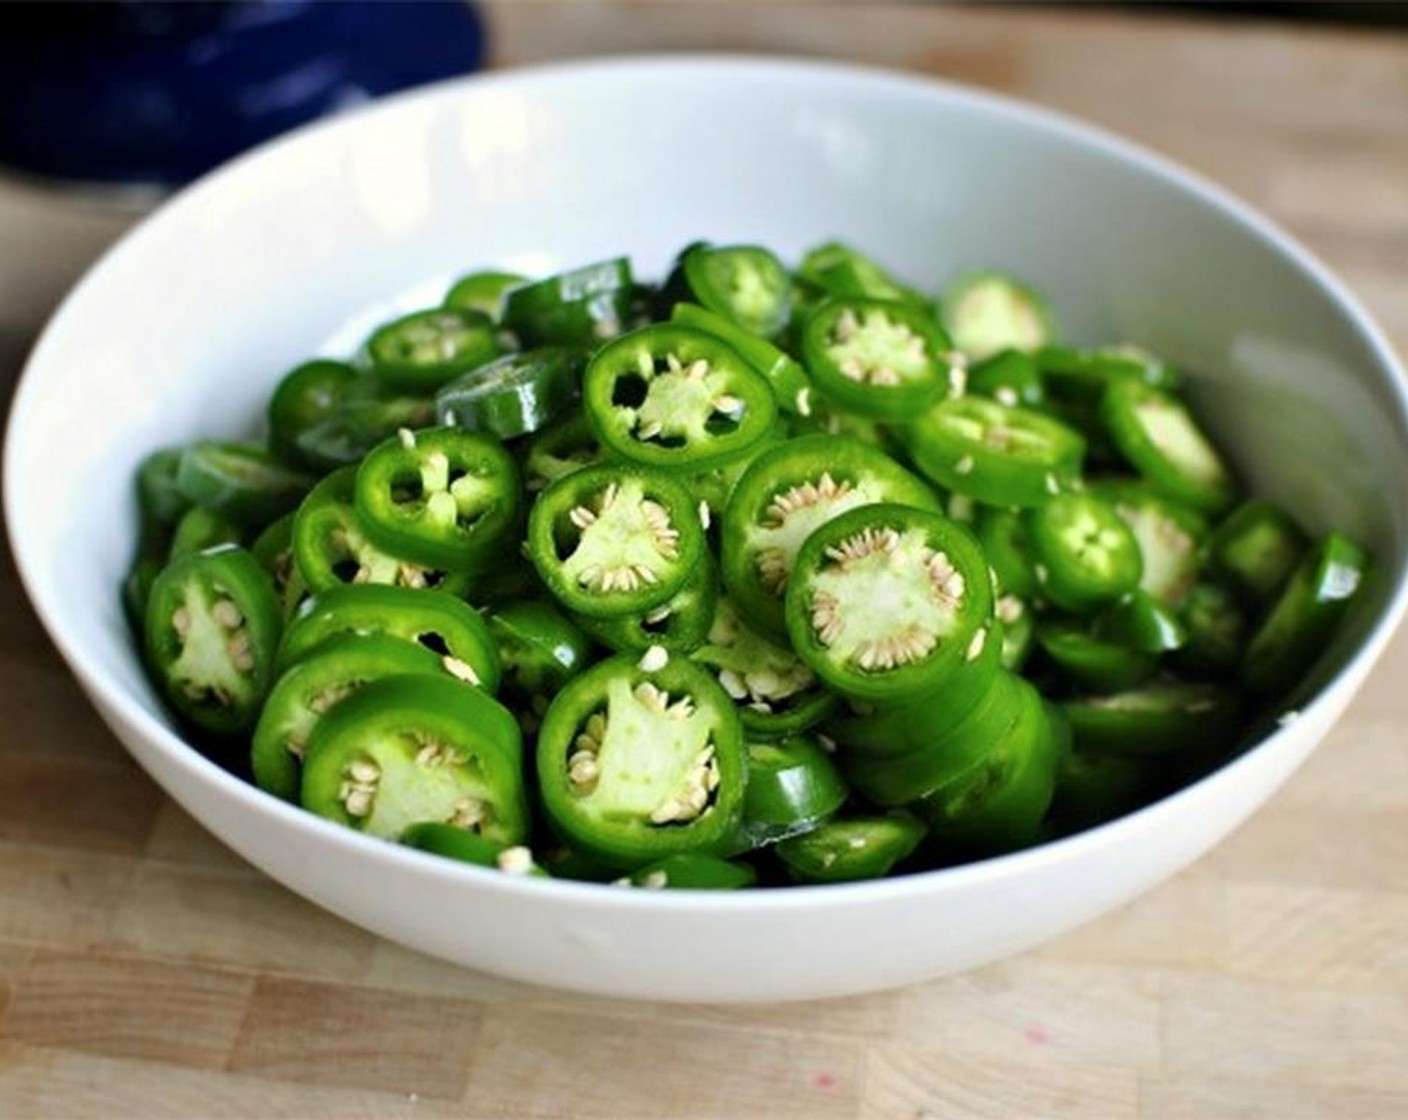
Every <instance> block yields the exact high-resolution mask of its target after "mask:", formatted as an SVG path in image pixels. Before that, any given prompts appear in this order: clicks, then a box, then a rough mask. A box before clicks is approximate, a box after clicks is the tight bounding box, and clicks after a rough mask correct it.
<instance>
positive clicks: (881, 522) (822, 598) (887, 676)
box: [786, 504, 1001, 702]
mask: <svg viewBox="0 0 1408 1120" xmlns="http://www.w3.org/2000/svg"><path fill="white" fill-rule="evenodd" d="M786 616H787V630H788V634H789V636H790V637H791V639H792V647H793V648H794V649H795V650H796V651H797V656H798V657H800V658H801V659H802V660H803V661H804V662H806V663H807V664H808V665H809V666H810V667H811V669H812V671H813V672H815V673H816V674H817V676H819V677H820V678H821V679H822V680H823V681H825V682H826V683H827V684H829V685H830V686H831V687H832V688H833V689H835V690H836V691H837V692H839V693H841V694H842V695H843V696H848V697H852V698H855V699H861V700H884V701H889V702H902V701H904V700H907V699H914V698H915V697H917V696H919V695H921V694H923V693H925V692H929V691H931V690H933V689H935V688H938V687H940V686H941V685H942V684H943V683H944V682H945V681H946V680H948V678H950V677H951V676H953V675H954V674H956V673H957V672H958V670H959V669H960V668H962V667H963V666H964V665H966V664H968V663H969V662H973V661H976V660H978V659H979V658H980V657H981V656H982V654H983V651H984V648H985V647H986V645H987V641H988V639H989V638H990V637H991V638H992V640H993V642H994V644H995V645H996V644H999V643H1000V641H1001V636H1000V635H998V634H995V633H993V594H992V580H991V577H990V576H989V574H988V564H987V558H986V557H985V556H984V555H983V552H982V549H981V547H980V546H979V545H978V542H977V541H976V540H974V539H973V536H972V534H971V533H969V532H968V530H966V529H965V528H963V526H961V525H959V524H957V523H956V522H953V521H949V520H948V519H947V518H945V517H942V516H941V515H939V514H935V513H931V512H928V511H926V510H921V509H916V508H914V507H911V506H900V505H890V504H882V505H875V506H863V507H861V508H860V509H854V510H851V511H850V512H848V513H843V514H842V515H841V516H840V517H837V518H835V519H834V520H832V521H828V522H827V523H826V524H824V525H823V526H821V527H820V528H819V529H817V530H816V531H815V532H813V533H812V534H811V536H809V537H807V539H806V541H805V542H804V543H803V545H802V547H801V550H800V551H799V552H798V553H797V561H796V563H795V564H794V565H793V569H792V575H791V578H790V579H789V580H788V583H787V594H786Z"/></svg>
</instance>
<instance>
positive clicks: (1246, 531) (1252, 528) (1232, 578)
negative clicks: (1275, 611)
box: [1204, 498, 1310, 603]
mask: <svg viewBox="0 0 1408 1120" xmlns="http://www.w3.org/2000/svg"><path fill="white" fill-rule="evenodd" d="M1309 547H1310V539H1309V538H1308V537H1307V536H1306V535H1305V531H1304V530H1303V529H1302V528H1301V527H1300V526H1299V525H1297V524H1296V523H1295V522H1294V521H1293V520H1292V519H1291V516H1290V514H1288V513H1286V511H1285V510H1283V509H1281V507H1280V506H1277V505H1274V504H1272V503H1271V502H1268V501H1265V500H1264V499H1261V498H1252V499H1250V500H1249V501H1246V502H1243V503H1242V504H1241V505H1240V506H1238V507H1237V508H1236V509H1234V510H1233V511H1232V512H1231V513H1229V514H1228V515H1227V517H1226V518H1224V519H1223V520H1222V521H1221V522H1220V523H1219V524H1218V526H1217V528H1216V529H1214V530H1213V532H1212V535H1211V536H1209V537H1208V540H1207V543H1206V544H1205V546H1204V549H1205V552H1204V555H1205V557H1206V563H1207V567H1208V570H1209V572H1211V573H1212V574H1213V575H1215V576H1218V577H1220V578H1221V579H1223V580H1226V581H1227V582H1228V583H1230V584H1231V585H1232V586H1233V587H1236V588H1237V589H1239V590H1241V591H1243V592H1245V593H1246V594H1248V595H1250V596H1252V597H1253V598H1254V599H1255V600H1256V601H1257V602H1259V603H1269V602H1271V601H1272V600H1274V599H1275V598H1276V596H1277V595H1279V594H1280V593H1281V591H1282V589H1283V588H1285V586H1286V584H1287V583H1288V582H1289V581H1290V578H1291V575H1292V574H1293V573H1294V572H1295V570H1296V566H1297V565H1298V564H1299V563H1300V561H1301V557H1303V556H1304V555H1305V553H1306V550H1307V549H1308V548H1309Z"/></svg>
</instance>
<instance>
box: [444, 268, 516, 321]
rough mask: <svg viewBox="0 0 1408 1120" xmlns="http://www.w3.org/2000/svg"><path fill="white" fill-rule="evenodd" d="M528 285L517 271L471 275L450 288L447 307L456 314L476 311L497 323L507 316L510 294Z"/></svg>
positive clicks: (463, 277)
mask: <svg viewBox="0 0 1408 1120" xmlns="http://www.w3.org/2000/svg"><path fill="white" fill-rule="evenodd" d="M528 282H529V281H528V277H526V276H520V275H519V274H518V273H516V272H471V273H470V274H469V275H468V276H461V277H460V278H459V279H458V280H456V281H455V282H454V283H453V284H452V285H450V290H449V291H448V292H446V293H445V301H444V302H445V306H446V307H448V308H450V309H451V310H452V311H474V312H477V313H478V314H480V315H487V316H488V317H489V318H490V319H493V320H494V321H495V322H497V321H498V320H499V319H501V318H502V317H503V313H504V302H505V300H506V299H507V298H508V294H509V292H511V291H513V289H514V288H521V287H522V286H523V285H524V284H527V283H528Z"/></svg>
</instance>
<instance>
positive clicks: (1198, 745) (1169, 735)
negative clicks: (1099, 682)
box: [1061, 680, 1243, 758]
mask: <svg viewBox="0 0 1408 1120" xmlns="http://www.w3.org/2000/svg"><path fill="white" fill-rule="evenodd" d="M1061 706H1062V709H1063V710H1064V711H1065V713H1066V716H1067V718H1068V719H1069V720H1070V723H1071V730H1072V732H1073V733H1074V735H1075V743H1076V746H1077V747H1078V748H1079V749H1081V750H1088V751H1095V752H1099V753H1102V754H1117V755H1123V756H1131V757H1141V758H1142V757H1150V756H1163V755H1171V754H1180V753H1191V752H1197V751H1202V750H1212V749H1216V748H1217V747H1220V746H1223V745H1226V744H1228V743H1230V742H1231V741H1232V739H1233V738H1234V737H1235V735H1236V733H1237V729H1238V727H1239V726H1240V725H1241V716H1242V707H1243V705H1242V698H1241V697H1240V696H1239V695H1238V694H1237V693H1236V692H1234V691H1233V690H1232V689H1230V688H1226V687H1224V686H1222V685H1218V684H1212V683H1204V682H1196V683H1194V682H1186V681H1178V680H1168V681H1154V682H1152V683H1149V684H1145V685H1142V686H1140V687H1138V688H1133V689H1128V690H1126V691H1123V692H1116V693H1114V694H1112V695H1109V696H1089V697H1083V698H1080V699H1075V700H1067V701H1065V702H1064V703H1063V704H1062V705H1061Z"/></svg>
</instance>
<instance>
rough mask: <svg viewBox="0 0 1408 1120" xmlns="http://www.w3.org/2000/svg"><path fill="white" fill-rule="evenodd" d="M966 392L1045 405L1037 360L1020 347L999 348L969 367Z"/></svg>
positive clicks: (1010, 403)
mask: <svg viewBox="0 0 1408 1120" xmlns="http://www.w3.org/2000/svg"><path fill="white" fill-rule="evenodd" d="M968 392H970V393H975V394H976V395H978V396H980V397H987V398H988V399H989V400H994V401H997V403H998V404H1002V405H1007V406H1008V407H1009V408H1010V407H1012V406H1013V405H1021V406H1022V407H1023V408H1031V409H1043V408H1045V407H1046V386H1045V385H1044V384H1043V383H1042V380H1041V370H1040V368H1039V367H1038V366H1037V364H1036V360H1035V359H1034V358H1033V357H1032V356H1031V355H1030V354H1027V353H1024V352H1023V351H1021V350H999V351H997V353H995V354H993V355H992V356H991V357H987V358H984V359H983V360H982V361H980V362H977V363H975V364H974V365H972V366H970V367H969V369H968Z"/></svg>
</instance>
